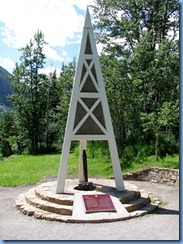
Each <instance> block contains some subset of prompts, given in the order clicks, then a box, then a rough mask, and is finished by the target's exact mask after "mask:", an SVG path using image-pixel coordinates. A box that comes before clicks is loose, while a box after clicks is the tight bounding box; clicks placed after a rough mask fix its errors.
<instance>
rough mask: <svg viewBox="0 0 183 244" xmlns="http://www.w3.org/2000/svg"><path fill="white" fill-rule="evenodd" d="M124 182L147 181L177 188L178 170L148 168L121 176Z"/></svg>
mask: <svg viewBox="0 0 183 244" xmlns="http://www.w3.org/2000/svg"><path fill="white" fill-rule="evenodd" d="M123 179H124V180H138V181H149V182H154V183H161V184H168V185H175V186H177V187H179V170H178V169H169V168H149V169H145V170H141V171H136V172H133V173H127V174H124V175H123Z"/></svg>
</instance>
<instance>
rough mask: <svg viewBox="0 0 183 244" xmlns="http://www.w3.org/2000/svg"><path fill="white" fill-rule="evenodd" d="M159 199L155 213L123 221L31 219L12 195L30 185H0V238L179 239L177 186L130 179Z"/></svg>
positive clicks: (23, 190) (14, 195) (15, 195)
mask: <svg viewBox="0 0 183 244" xmlns="http://www.w3.org/2000/svg"><path fill="white" fill-rule="evenodd" d="M130 182H131V183H132V184H134V185H137V186H138V187H139V189H144V190H146V191H147V192H148V193H153V194H154V195H156V196H158V197H160V198H161V200H162V202H163V205H161V207H160V208H159V209H158V210H156V212H155V213H152V214H149V215H145V216H143V217H138V218H133V219H129V220H126V221H119V222H112V223H98V224H96V223H95V224H72V223H60V222H51V221H45V220H38V219H34V218H33V217H28V216H25V215H23V214H22V213H20V212H18V210H17V209H16V208H15V203H14V201H15V198H16V197H17V196H18V195H19V194H20V193H23V192H26V191H27V190H28V189H31V188H33V187H34V185H26V186H19V187H0V240H179V188H176V187H174V186H165V185H160V184H153V183H147V182H139V181H138V182H137V181H135V182H132V181H130Z"/></svg>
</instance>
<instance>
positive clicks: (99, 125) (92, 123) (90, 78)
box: [56, 9, 125, 193]
mask: <svg viewBox="0 0 183 244" xmlns="http://www.w3.org/2000/svg"><path fill="white" fill-rule="evenodd" d="M72 140H80V174H79V180H80V181H83V180H84V176H83V166H82V157H81V153H82V150H85V149H86V140H107V141H108V145H109V149H110V156H111V160H112V166H113V172H114V176H115V184H116V189H117V190H119V191H124V190H125V188H124V183H123V177H122V172H121V167H120V162H119V157H118V152H117V147H116V141H115V137H114V131H113V127H112V122H111V116H110V112H109V106H108V102H107V97H106V93H105V87H104V82H103V77H102V72H101V68H100V63H99V58H98V53H97V49H96V43H95V39H94V35H93V30H92V25H91V19H90V14H89V11H88V9H87V12H86V18H85V23H84V30H83V36H82V41H81V47H80V53H79V59H78V64H77V68H76V74H75V80H74V85H73V91H72V95H71V101H70V107H69V113H68V118H67V125H66V131H65V136H64V142H63V148H62V156H61V162H60V168H59V174H58V180H57V188H56V193H64V187H65V180H66V175H67V166H68V157H69V152H70V146H71V141H72Z"/></svg>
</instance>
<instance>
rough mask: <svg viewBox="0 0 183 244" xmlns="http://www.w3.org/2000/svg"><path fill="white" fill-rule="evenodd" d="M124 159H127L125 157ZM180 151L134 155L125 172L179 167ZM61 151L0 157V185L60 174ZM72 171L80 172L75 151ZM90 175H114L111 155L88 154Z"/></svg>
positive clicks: (27, 182) (10, 184)
mask: <svg viewBox="0 0 183 244" xmlns="http://www.w3.org/2000/svg"><path fill="white" fill-rule="evenodd" d="M122 161H123V160H122ZM178 161H179V157H178V155H174V156H167V157H165V158H160V160H159V161H158V162H155V161H154V156H151V157H147V158H134V159H133V160H131V161H130V160H129V162H130V163H129V164H128V162H126V163H125V162H122V165H123V169H122V171H123V173H127V172H133V171H136V170H142V169H145V168H150V167H165V168H178ZM59 164H60V154H46V155H37V156H32V155H15V156H11V157H9V158H5V159H3V160H2V161H0V186H18V185H23V184H34V183H37V182H39V181H40V180H41V179H42V178H43V177H44V176H53V175H57V174H58V169H59ZM67 173H68V175H76V176H78V174H79V156H78V155H77V154H75V153H71V154H70V156H69V163H68V171H67ZM88 175H89V177H93V176H98V177H104V178H110V177H111V176H113V170H112V164H111V161H110V160H109V159H108V157H100V158H88Z"/></svg>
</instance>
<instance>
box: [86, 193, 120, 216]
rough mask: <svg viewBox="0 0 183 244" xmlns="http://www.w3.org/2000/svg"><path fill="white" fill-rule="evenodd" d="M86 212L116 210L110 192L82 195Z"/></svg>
mask: <svg viewBox="0 0 183 244" xmlns="http://www.w3.org/2000/svg"><path fill="white" fill-rule="evenodd" d="M82 197H83V202H84V206H85V211H86V213H92V212H116V209H115V207H114V204H113V202H112V199H111V197H110V195H109V194H92V195H82Z"/></svg>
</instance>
